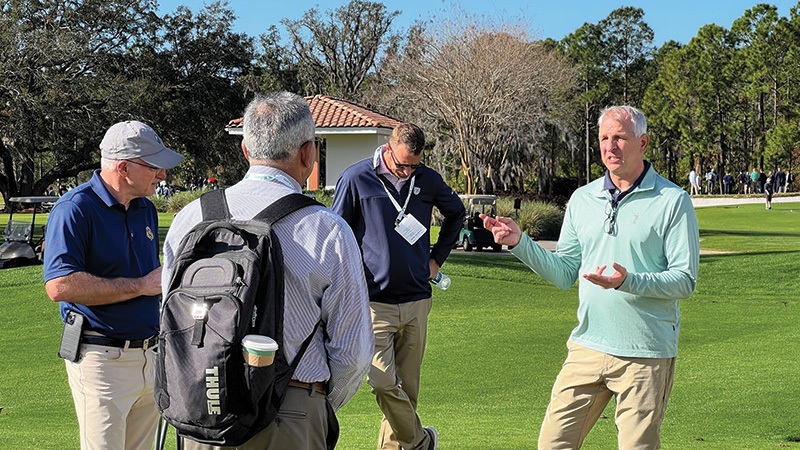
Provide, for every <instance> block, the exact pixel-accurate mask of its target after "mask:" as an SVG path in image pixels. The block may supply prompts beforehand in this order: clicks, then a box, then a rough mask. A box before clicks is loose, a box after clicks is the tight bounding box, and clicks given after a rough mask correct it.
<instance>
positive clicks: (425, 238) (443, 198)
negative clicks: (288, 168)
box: [332, 124, 464, 450]
mask: <svg viewBox="0 0 800 450" xmlns="http://www.w3.org/2000/svg"><path fill="white" fill-rule="evenodd" d="M424 147H425V135H424V134H423V132H422V130H421V129H420V128H419V127H417V126H416V125H413V124H402V125H400V126H398V127H397V128H395V129H394V131H393V132H392V135H391V137H390V138H389V143H388V144H386V145H382V146H380V147H378V148H377V149H376V150H375V154H374V155H373V156H372V157H371V158H367V159H365V160H362V161H360V162H357V163H356V164H354V165H352V166H350V167H349V168H348V169H347V170H345V171H344V173H342V175H341V177H340V178H339V181H338V182H337V183H336V191H335V192H334V197H333V206H332V209H333V210H334V212H336V213H338V214H339V215H341V216H342V217H343V218H344V220H345V221H346V222H347V223H348V224H350V227H352V229H353V232H354V233H355V236H356V240H357V241H358V244H359V245H360V247H361V253H362V257H363V259H364V268H365V273H366V276H367V286H368V287H369V298H370V309H371V312H372V326H373V332H374V334H375V354H374V356H373V358H372V367H370V369H369V375H368V379H367V381H368V383H369V385H370V386H371V387H372V392H373V393H374V394H375V397H376V400H377V402H378V405H379V406H380V408H381V411H382V412H383V420H382V422H381V430H380V436H379V441H378V448H379V449H381V450H399V449H401V448H402V449H404V450H432V449H435V448H436V445H437V440H438V435H437V434H436V430H435V429H434V428H432V427H425V428H423V427H422V424H421V421H420V418H419V416H418V415H417V412H416V409H417V399H418V395H419V379H420V367H421V366H422V357H423V353H424V351H425V339H426V336H427V325H428V313H429V312H430V310H431V286H430V283H429V280H431V279H432V278H433V277H435V276H436V275H437V274H438V273H439V268H440V267H441V266H442V264H443V263H444V261H445V259H447V256H448V255H449V254H450V250H451V249H452V248H453V246H454V245H455V243H456V240H457V239H458V232H459V230H460V229H461V223H462V221H463V219H464V205H463V203H462V202H461V199H459V198H458V195H456V193H455V192H454V191H453V189H451V188H450V187H449V186H447V184H445V182H444V180H442V177H441V175H439V174H438V173H437V172H436V171H434V170H433V169H431V168H428V167H425V165H424V164H422V163H421V161H422V151H423V149H424ZM434 206H436V207H437V208H438V209H439V211H440V212H441V213H442V215H443V216H444V221H443V222H442V226H441V231H440V233H439V240H438V242H436V244H435V245H434V246H433V248H431V246H430V222H431V214H432V211H433V207H434Z"/></svg>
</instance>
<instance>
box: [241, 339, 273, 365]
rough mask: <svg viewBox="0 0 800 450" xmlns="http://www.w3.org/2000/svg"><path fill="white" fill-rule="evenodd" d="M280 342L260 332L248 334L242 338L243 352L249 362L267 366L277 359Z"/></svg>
mask: <svg viewBox="0 0 800 450" xmlns="http://www.w3.org/2000/svg"><path fill="white" fill-rule="evenodd" d="M276 351H278V343H277V342H275V341H274V340H273V339H272V338H270V337H267V336H261V335H259V334H248V335H247V336H245V337H244V338H243V339H242V354H243V355H244V360H245V362H246V363H247V364H249V365H251V366H253V367H265V366H269V365H271V364H272V362H273V361H274V360H275V352H276Z"/></svg>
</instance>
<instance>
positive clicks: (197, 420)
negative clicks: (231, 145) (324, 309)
mask: <svg viewBox="0 0 800 450" xmlns="http://www.w3.org/2000/svg"><path fill="white" fill-rule="evenodd" d="M200 204H201V207H202V213H203V221H202V222H200V223H199V224H197V225H196V226H195V227H194V228H192V229H191V231H189V233H188V234H187V235H186V236H185V237H184V238H183V240H182V241H181V243H180V245H179V247H178V251H177V253H176V255H177V256H176V258H175V264H174V269H173V273H172V276H171V280H170V284H169V289H168V294H167V297H166V298H165V299H164V303H163V305H162V309H161V330H160V333H159V348H158V356H157V358H156V363H155V367H156V370H155V372H156V373H155V398H156V403H157V405H158V409H159V411H160V412H161V415H162V417H163V418H164V419H165V420H166V421H167V422H168V423H169V424H170V425H172V426H174V427H175V429H176V430H177V431H178V434H179V435H180V436H184V437H188V438H190V439H193V440H195V441H198V442H202V443H207V444H214V445H225V446H237V445H241V444H243V443H245V442H246V441H247V440H249V439H250V438H251V437H253V436H254V435H256V434H257V433H258V432H260V431H261V430H263V429H264V428H266V427H267V426H268V425H269V424H270V423H271V422H272V421H273V420H274V419H275V416H276V415H277V412H278V408H279V407H280V404H281V401H282V400H283V396H284V394H285V392H286V388H287V385H288V383H289V381H290V380H291V377H292V374H293V373H294V370H295V368H296V367H297V364H298V363H299V361H300V359H301V358H302V356H303V353H304V352H305V350H306V348H307V347H308V345H309V343H310V342H311V339H312V337H313V336H314V334H315V333H316V331H317V328H318V327H319V325H320V322H317V325H316V326H315V327H314V330H313V331H312V332H311V334H310V335H309V336H308V338H307V339H306V340H305V342H303V344H302V346H301V348H300V350H299V352H298V354H297V356H296V357H295V358H294V360H293V361H292V362H291V364H290V363H288V362H287V361H286V358H285V356H284V343H283V326H284V322H283V306H284V290H283V279H284V278H283V255H282V253H281V247H280V243H279V242H278V239H277V237H276V236H275V233H274V231H273V230H272V225H273V224H274V223H275V222H277V221H278V220H280V219H281V218H282V217H284V216H286V215H287V214H289V213H291V212H293V211H296V210H298V209H300V208H303V207H306V206H310V205H320V204H319V203H317V202H316V201H315V200H312V199H310V198H308V197H306V196H305V195H302V194H290V195H287V196H285V197H283V198H281V199H279V200H277V201H276V202H274V203H273V204H272V205H270V206H268V207H267V208H265V209H264V210H263V211H261V212H260V213H259V214H257V215H256V216H255V217H254V218H253V219H252V220H232V219H230V213H229V211H228V203H227V201H226V199H225V194H224V191H223V190H215V191H211V192H208V193H206V194H203V195H202V196H201V197H200ZM247 334H260V335H264V336H269V337H271V338H272V339H274V340H275V341H276V342H277V343H278V345H279V349H278V351H277V352H276V354H275V360H274V362H273V364H272V365H269V366H266V367H252V366H249V365H247V364H246V363H245V359H244V356H243V355H242V347H241V340H242V338H243V337H244V336H245V335H247Z"/></svg>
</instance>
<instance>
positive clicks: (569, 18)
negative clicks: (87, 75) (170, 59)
mask: <svg viewBox="0 0 800 450" xmlns="http://www.w3.org/2000/svg"><path fill="white" fill-rule="evenodd" d="M205 3H209V2H208V1H206V2H205ZM345 3H347V0H339V1H325V0H323V1H306V0H282V1H276V0H229V4H230V6H231V7H232V9H233V11H234V13H235V14H236V16H237V19H236V30H235V31H238V32H244V33H247V34H248V35H250V36H253V37H256V36H258V35H259V34H260V33H262V32H264V31H265V30H266V29H267V28H269V26H270V25H278V29H279V30H281V32H282V33H283V27H282V26H281V25H280V20H281V19H282V18H290V19H299V18H300V17H302V15H303V13H304V12H305V11H307V10H308V9H310V8H312V7H314V6H318V7H319V9H320V10H321V11H323V12H325V11H327V10H333V9H335V8H337V7H339V6H341V5H343V4H345ZM452 3H453V2H452V1H451V0H427V1H425V0H404V1H389V0H387V1H384V2H383V4H384V5H386V7H387V8H388V9H389V10H391V11H394V10H400V11H401V12H402V13H401V14H400V17H398V19H397V20H396V21H395V23H394V25H395V31H397V30H398V29H400V28H407V27H408V26H409V25H410V24H411V23H413V22H414V21H415V20H416V19H419V18H427V17H429V16H431V15H434V13H435V12H436V11H440V10H442V9H446V8H449V6H450V5H451V4H452ZM757 3H759V1H758V0H629V1H604V0H593V1H589V0H561V1H558V0H556V1H553V0H544V1H542V0H482V1H481V0H461V1H460V2H457V4H460V6H461V8H463V9H464V10H466V11H468V12H470V13H474V14H485V15H488V16H490V17H505V18H511V19H513V18H519V17H523V18H525V19H526V20H527V22H528V23H530V24H531V29H530V30H529V31H530V32H531V34H535V35H537V36H539V37H542V38H547V37H550V38H553V39H556V40H560V39H561V38H563V37H564V36H566V35H568V34H569V33H572V32H573V31H575V30H576V29H577V28H579V27H580V26H581V25H583V24H584V23H585V22H590V23H597V22H598V21H600V20H602V19H604V18H605V17H607V16H608V14H609V13H610V12H611V11H613V10H614V9H617V8H619V7H620V6H636V7H639V8H642V9H643V10H644V12H645V16H644V20H645V22H647V23H648V24H649V25H650V27H651V28H652V29H653V32H654V33H655V39H654V41H653V43H654V44H655V45H657V46H661V45H662V44H663V43H664V42H666V41H668V40H670V39H674V40H676V41H678V42H681V43H684V44H686V43H688V42H689V40H690V39H691V38H692V37H693V36H694V35H695V34H697V30H698V29H699V28H700V27H702V26H703V25H705V24H708V23H716V24H717V25H720V26H723V27H725V28H730V26H731V24H732V23H733V21H734V20H736V19H737V18H739V17H741V16H742V15H743V13H744V11H745V10H747V9H749V8H751V7H753V6H754V5H756V4H757ZM765 3H771V4H773V5H777V6H778V13H779V14H780V15H781V16H784V17H788V15H789V9H790V8H791V7H792V6H794V5H795V4H797V0H795V1H787V0H781V1H772V2H769V1H765ZM203 4H204V1H203V0H161V1H160V5H161V7H160V9H159V11H160V12H161V13H166V12H171V11H174V10H175V8H177V7H178V6H179V5H186V6H188V7H189V9H191V10H192V11H198V10H199V9H201V8H202V7H203Z"/></svg>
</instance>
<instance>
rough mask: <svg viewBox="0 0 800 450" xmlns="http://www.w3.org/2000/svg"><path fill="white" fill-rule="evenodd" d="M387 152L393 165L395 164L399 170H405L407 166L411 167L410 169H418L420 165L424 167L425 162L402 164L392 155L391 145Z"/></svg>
mask: <svg viewBox="0 0 800 450" xmlns="http://www.w3.org/2000/svg"><path fill="white" fill-rule="evenodd" d="M389 154H390V155H391V157H392V162H393V163H394V165H395V166H397V168H398V169H400V170H405V169H407V168H408V169H411V170H416V169H419V168H421V167H425V164H422V163H417V164H403V163H401V162H399V161H397V158H396V157H395V156H394V150H393V149H392V146H391V145H390V146H389Z"/></svg>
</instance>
